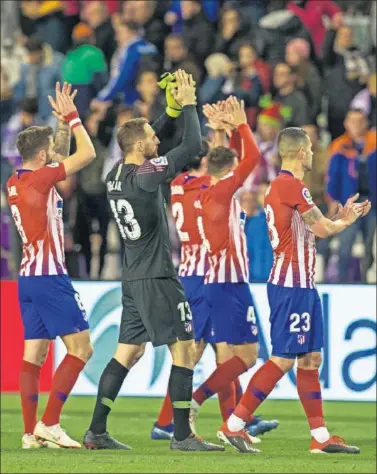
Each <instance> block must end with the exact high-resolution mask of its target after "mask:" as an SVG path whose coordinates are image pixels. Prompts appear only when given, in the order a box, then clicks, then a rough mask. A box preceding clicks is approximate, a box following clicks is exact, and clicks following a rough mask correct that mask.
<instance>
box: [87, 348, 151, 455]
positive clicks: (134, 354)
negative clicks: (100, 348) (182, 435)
mask: <svg viewBox="0 0 377 474" xmlns="http://www.w3.org/2000/svg"><path fill="white" fill-rule="evenodd" d="M144 351H145V344H141V345H134V344H121V343H118V346H117V349H116V351H115V354H114V357H113V358H112V359H111V360H110V362H109V363H108V364H107V366H106V368H105V370H104V371H103V373H102V375H101V378H100V381H99V384H98V394H97V401H96V405H95V408H94V412H93V418H92V421H91V424H90V427H89V429H88V430H87V432H86V433H85V436H84V441H83V445H84V446H85V447H86V448H87V449H121V450H130V449H131V448H130V446H128V445H126V444H124V443H121V442H120V441H117V440H116V439H114V438H113V437H112V436H110V434H109V433H108V432H107V430H106V427H107V417H108V416H109V414H110V411H111V409H112V407H113V405H114V402H115V399H116V397H117V396H118V393H119V390H120V389H121V387H122V384H123V382H124V380H125V378H126V377H127V375H128V373H129V371H130V370H131V368H132V367H133V366H134V365H135V364H136V363H137V362H138V361H139V359H141V357H142V356H143V355H144Z"/></svg>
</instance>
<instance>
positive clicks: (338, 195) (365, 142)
mask: <svg viewBox="0 0 377 474" xmlns="http://www.w3.org/2000/svg"><path fill="white" fill-rule="evenodd" d="M344 126H345V130H346V133H345V134H344V135H342V136H341V137H339V138H337V139H336V140H335V141H334V142H333V143H332V144H331V145H330V149H329V153H330V165H329V171H328V184H327V192H328V194H329V196H330V198H331V199H332V201H334V202H333V203H332V207H334V204H336V203H337V202H340V204H342V205H344V204H345V202H346V201H347V199H348V198H349V197H350V196H352V195H354V194H356V193H359V194H360V199H361V200H364V199H369V200H370V201H371V203H372V210H371V212H370V213H369V214H368V216H366V217H365V218H364V219H360V222H356V223H355V224H353V225H352V226H351V227H348V228H347V229H346V230H345V231H344V232H342V233H341V234H339V243H340V247H339V280H340V282H342V283H344V282H347V281H349V278H348V270H349V267H350V262H351V257H352V247H353V244H354V243H355V240H356V237H357V235H358V233H359V232H362V234H363V237H364V242H365V258H364V260H363V262H362V267H361V276H362V281H364V282H365V281H366V274H367V271H368V269H369V268H370V266H371V264H372V261H373V257H372V242H373V236H374V232H375V229H376V204H377V203H376V193H377V189H376V187H377V176H376V173H377V159H376V133H375V131H374V130H368V119H367V117H366V115H365V114H364V112H363V111H362V110H357V109H356V110H352V109H351V110H350V111H349V112H348V114H347V117H346V120H345V123H344Z"/></svg>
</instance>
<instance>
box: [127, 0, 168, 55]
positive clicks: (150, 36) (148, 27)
mask: <svg viewBox="0 0 377 474" xmlns="http://www.w3.org/2000/svg"><path fill="white" fill-rule="evenodd" d="M123 5H124V6H127V5H129V6H130V8H129V14H128V15H127V16H124V19H125V20H126V21H130V20H131V21H135V22H136V23H137V24H138V25H140V26H141V27H142V28H143V30H144V37H145V39H146V40H147V41H149V43H152V44H154V45H155V46H156V48H157V49H158V52H159V53H160V54H163V52H164V40H165V37H166V36H167V35H168V34H169V28H168V27H167V26H166V25H165V23H164V22H163V21H162V20H160V19H159V18H156V17H155V11H156V7H157V1H156V0H138V1H137V2H133V1H132V0H131V1H129V0H128V1H126V2H125V3H124V4H123Z"/></svg>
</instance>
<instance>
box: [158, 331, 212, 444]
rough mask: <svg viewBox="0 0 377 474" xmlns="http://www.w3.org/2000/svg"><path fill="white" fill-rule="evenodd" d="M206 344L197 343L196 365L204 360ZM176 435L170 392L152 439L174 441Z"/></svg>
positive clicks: (202, 342)
mask: <svg viewBox="0 0 377 474" xmlns="http://www.w3.org/2000/svg"><path fill="white" fill-rule="evenodd" d="M206 345H207V344H206V343H205V342H204V340H203V339H202V340H201V341H199V342H196V343H195V347H196V353H195V365H196V364H197V363H198V362H199V361H200V359H201V358H202V355H203V352H204V350H205V348H206ZM173 433H174V424H173V407H172V404H171V400H170V395H169V391H168V392H167V393H166V396H165V398H164V401H163V404H162V406H161V410H160V413H159V415H158V419H157V421H156V422H155V423H154V425H153V429H152V432H151V438H152V439H154V440H167V439H172V438H173Z"/></svg>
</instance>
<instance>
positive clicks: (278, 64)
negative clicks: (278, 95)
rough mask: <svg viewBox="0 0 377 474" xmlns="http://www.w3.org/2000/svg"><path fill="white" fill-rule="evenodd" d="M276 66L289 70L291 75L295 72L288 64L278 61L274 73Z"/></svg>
mask: <svg viewBox="0 0 377 474" xmlns="http://www.w3.org/2000/svg"><path fill="white" fill-rule="evenodd" d="M278 66H286V67H287V68H288V69H289V71H290V73H291V74H293V73H294V72H295V70H294V67H293V66H291V65H290V64H288V63H286V62H285V61H280V62H279V63H277V64H275V66H274V71H275V69H276V68H277V67H278Z"/></svg>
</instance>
